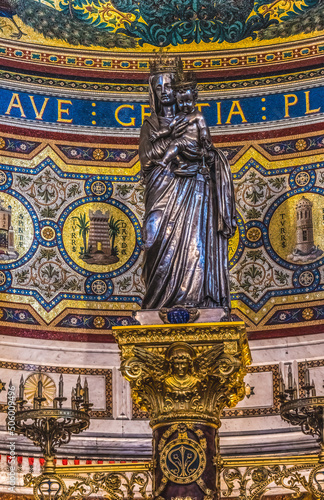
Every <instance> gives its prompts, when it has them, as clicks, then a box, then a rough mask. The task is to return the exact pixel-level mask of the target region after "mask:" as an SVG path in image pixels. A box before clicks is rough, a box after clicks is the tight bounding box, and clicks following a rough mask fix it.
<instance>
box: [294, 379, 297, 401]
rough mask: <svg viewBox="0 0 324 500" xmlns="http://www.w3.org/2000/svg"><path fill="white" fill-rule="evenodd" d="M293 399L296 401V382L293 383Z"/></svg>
mask: <svg viewBox="0 0 324 500" xmlns="http://www.w3.org/2000/svg"><path fill="white" fill-rule="evenodd" d="M293 399H297V384H296V381H295V383H294V392H293Z"/></svg>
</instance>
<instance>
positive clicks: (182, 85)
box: [174, 69, 197, 92]
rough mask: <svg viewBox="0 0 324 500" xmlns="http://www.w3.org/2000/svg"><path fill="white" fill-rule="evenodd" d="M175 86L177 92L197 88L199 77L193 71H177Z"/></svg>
mask: <svg viewBox="0 0 324 500" xmlns="http://www.w3.org/2000/svg"><path fill="white" fill-rule="evenodd" d="M174 88H175V89H176V91H177V92H186V91H187V90H193V91H195V90H197V78H196V75H195V73H194V72H193V71H188V72H187V73H184V72H183V69H182V71H177V73H176V79H175V84H174Z"/></svg>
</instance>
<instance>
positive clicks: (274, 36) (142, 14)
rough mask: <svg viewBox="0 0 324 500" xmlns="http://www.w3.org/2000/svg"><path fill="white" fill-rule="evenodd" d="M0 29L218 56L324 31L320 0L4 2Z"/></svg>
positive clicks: (33, 37) (73, 41)
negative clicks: (220, 50)
mask: <svg viewBox="0 0 324 500" xmlns="http://www.w3.org/2000/svg"><path fill="white" fill-rule="evenodd" d="M0 16H1V20H0V21H1V22H0V30H1V32H2V34H3V35H5V36H6V37H13V38H18V39H21V40H23V41H27V42H35V43H37V44H39V43H41V44H51V45H62V46H67V45H68V46H71V47H76V46H79V45H83V46H87V47H91V46H92V47H97V48H100V47H101V48H105V49H114V50H116V49H118V50H121V51H123V50H125V49H126V50H129V49H132V50H133V49H136V50H139V51H141V50H144V51H151V50H154V49H155V48H156V47H170V48H176V49H178V50H179V49H180V50H182V51H186V50H210V49H211V48H212V49H213V50H215V49H217V48H219V47H227V48H230V47H232V46H233V45H237V44H241V45H242V46H249V45H251V44H252V45H253V44H255V43H254V41H256V43H262V41H263V40H265V41H267V40H269V39H270V40H277V41H278V40H281V41H283V40H289V39H294V38H295V39H296V36H297V35H298V36H305V35H306V36H309V35H310V33H311V32H316V33H317V34H318V33H320V32H322V31H323V29H324V8H323V6H322V2H321V0H288V1H287V0H270V1H269V0H213V1H210V0H171V1H170V0H162V1H159V2H157V1H155V0H144V1H143V0H110V1H105V0H3V2H2V3H1V6H0Z"/></svg>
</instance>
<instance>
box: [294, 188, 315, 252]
mask: <svg viewBox="0 0 324 500" xmlns="http://www.w3.org/2000/svg"><path fill="white" fill-rule="evenodd" d="M322 253H323V250H320V249H319V248H318V247H317V246H315V244H314V228H313V203H312V202H311V201H310V200H309V199H308V198H306V197H305V196H303V197H302V198H301V200H300V201H299V202H298V203H297V204H296V246H295V248H294V250H293V253H292V255H291V256H290V257H291V259H292V260H306V261H307V260H310V259H313V258H317V257H319V256H320V255H322Z"/></svg>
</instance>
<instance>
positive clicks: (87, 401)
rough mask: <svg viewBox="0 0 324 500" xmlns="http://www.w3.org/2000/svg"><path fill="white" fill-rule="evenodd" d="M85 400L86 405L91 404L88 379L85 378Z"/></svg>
mask: <svg viewBox="0 0 324 500" xmlns="http://www.w3.org/2000/svg"><path fill="white" fill-rule="evenodd" d="M83 400H84V403H85V404H86V405H87V404H89V387H88V381H87V379H85V381H84V387H83Z"/></svg>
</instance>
